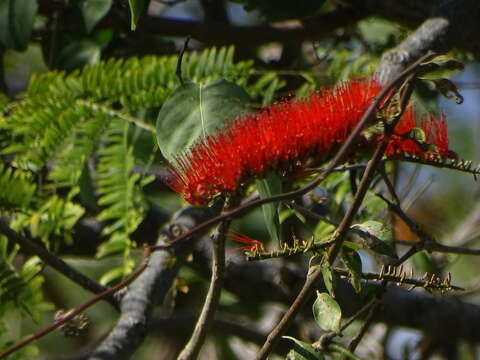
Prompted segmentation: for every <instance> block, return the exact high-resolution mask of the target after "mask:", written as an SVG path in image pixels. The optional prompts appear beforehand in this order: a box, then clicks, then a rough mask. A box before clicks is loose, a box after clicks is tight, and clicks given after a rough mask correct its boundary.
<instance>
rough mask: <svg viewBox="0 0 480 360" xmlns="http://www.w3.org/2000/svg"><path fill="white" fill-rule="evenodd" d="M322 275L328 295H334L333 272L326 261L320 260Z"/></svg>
mask: <svg viewBox="0 0 480 360" xmlns="http://www.w3.org/2000/svg"><path fill="white" fill-rule="evenodd" d="M321 267H322V276H323V282H324V283H325V287H326V288H327V291H328V293H329V294H330V295H332V296H335V293H334V286H333V272H332V268H331V266H330V265H329V264H328V263H327V262H326V261H324V262H322V265H321Z"/></svg>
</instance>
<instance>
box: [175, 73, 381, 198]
mask: <svg viewBox="0 0 480 360" xmlns="http://www.w3.org/2000/svg"><path fill="white" fill-rule="evenodd" d="M380 88H381V87H380V85H379V84H378V83H376V82H375V81H370V80H366V79H362V80H352V81H350V82H348V83H343V84H341V85H339V86H337V87H336V88H334V89H330V90H322V91H320V92H319V93H315V94H312V95H311V96H310V97H309V98H308V99H306V100H294V101H290V102H288V101H283V102H280V103H278V104H274V105H272V106H270V107H269V108H267V109H264V110H262V111H260V112H259V113H257V114H253V115H250V116H247V117H245V118H241V119H236V120H234V121H233V122H230V123H229V124H228V125H227V126H226V128H225V129H224V131H223V132H217V133H215V134H213V135H209V136H207V137H205V138H204V139H203V140H202V141H199V142H197V143H196V144H195V145H194V146H193V148H192V149H191V150H190V151H189V152H187V153H184V154H182V155H180V156H179V157H178V158H177V159H176V160H177V161H176V165H175V166H171V167H170V173H171V175H172V180H171V181H169V186H170V187H171V188H172V189H173V190H174V191H176V192H179V193H181V194H183V196H184V198H185V200H187V201H188V202H190V203H192V204H194V205H205V204H206V203H207V202H208V201H209V200H211V199H212V198H213V197H214V196H216V195H218V194H228V193H232V192H234V191H235V190H236V189H237V188H238V187H239V185H240V183H241V182H242V181H249V180H250V179H251V178H252V177H256V176H262V175H263V174H265V173H266V172H267V171H270V170H273V169H278V170H287V171H290V170H292V168H295V167H296V165H297V164H298V162H301V161H304V160H306V158H308V157H309V156H310V155H316V156H317V157H319V158H320V159H325V158H326V157H327V156H328V153H329V152H330V151H331V150H332V149H333V147H334V146H335V145H336V144H339V143H342V142H344V141H345V140H346V138H347V137H348V135H349V133H350V132H351V131H352V129H353V128H354V127H355V125H356V124H357V123H358V121H359V120H360V118H361V116H362V115H363V113H364V112H365V110H366V109H367V108H368V106H369V105H370V103H371V101H372V100H373V98H374V97H375V96H376V95H377V94H378V92H379V90H380Z"/></svg>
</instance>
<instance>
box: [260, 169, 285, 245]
mask: <svg viewBox="0 0 480 360" xmlns="http://www.w3.org/2000/svg"><path fill="white" fill-rule="evenodd" d="M255 184H256V186H257V189H258V193H259V194H260V197H261V198H262V199H265V198H268V197H271V196H273V195H276V194H280V193H281V192H282V181H281V178H280V176H279V175H277V174H275V173H270V174H268V175H267V176H266V177H265V178H264V179H260V180H257V181H256V182H255ZM262 210H263V217H264V218H265V224H266V225H267V230H268V233H269V235H270V238H271V239H272V240H273V241H275V242H277V243H278V242H280V220H279V216H278V205H277V204H275V203H269V204H265V205H262Z"/></svg>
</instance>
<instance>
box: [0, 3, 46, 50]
mask: <svg viewBox="0 0 480 360" xmlns="http://www.w3.org/2000/svg"><path fill="white" fill-rule="evenodd" d="M37 11H38V3H37V1H36V0H2V1H0V42H1V43H2V44H3V45H5V46H6V47H11V48H14V49H16V50H20V51H23V50H25V49H26V48H27V45H28V42H29V41H30V38H31V36H32V30H33V24H34V22H35V17H36V16H37Z"/></svg>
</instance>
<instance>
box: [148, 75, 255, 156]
mask: <svg viewBox="0 0 480 360" xmlns="http://www.w3.org/2000/svg"><path fill="white" fill-rule="evenodd" d="M249 100H250V99H249V96H248V94H247V93H246V92H245V91H244V90H243V89H242V88H241V87H239V86H237V85H235V84H234V83H231V82H229V81H227V80H224V79H221V80H219V81H215V82H212V83H209V84H194V83H186V84H184V85H182V86H180V87H178V88H177V89H176V90H175V91H174V92H173V93H172V95H171V96H170V97H169V98H168V99H167V100H166V101H165V103H164V104H163V106H162V108H161V109H160V112H159V114H158V118H157V130H156V131H157V141H158V146H159V148H160V151H161V152H162V154H163V156H164V157H165V158H166V159H167V160H168V161H170V162H174V161H175V157H176V156H178V155H179V154H181V153H182V152H184V151H185V150H187V149H188V148H189V147H190V146H191V145H193V144H194V143H195V142H196V141H198V140H199V139H202V138H204V137H205V136H207V135H208V134H211V133H212V132H214V131H215V130H217V129H221V128H223V127H224V126H225V124H226V122H227V120H228V119H232V118H235V117H237V116H240V115H243V114H246V113H247V112H249V108H248V106H247V105H246V103H248V101H249Z"/></svg>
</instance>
